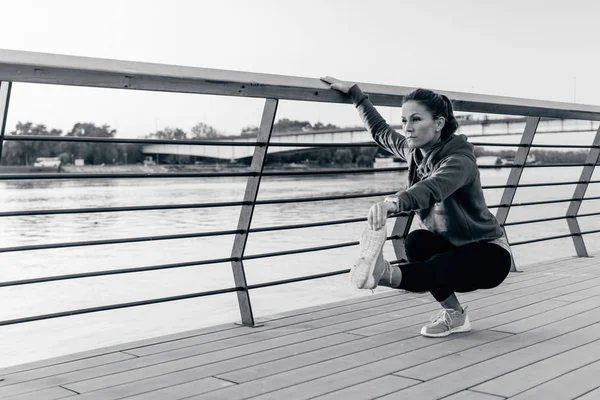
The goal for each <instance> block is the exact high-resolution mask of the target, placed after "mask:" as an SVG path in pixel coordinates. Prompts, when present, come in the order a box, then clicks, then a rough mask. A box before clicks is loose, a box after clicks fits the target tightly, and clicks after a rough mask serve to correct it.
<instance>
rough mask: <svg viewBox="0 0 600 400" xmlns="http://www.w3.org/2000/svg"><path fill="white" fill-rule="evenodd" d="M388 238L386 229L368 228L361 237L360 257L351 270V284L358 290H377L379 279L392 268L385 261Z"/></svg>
mask: <svg viewBox="0 0 600 400" xmlns="http://www.w3.org/2000/svg"><path fill="white" fill-rule="evenodd" d="M386 237H387V229H386V227H385V226H384V227H382V228H381V229H379V230H376V231H374V230H371V229H370V228H369V227H368V226H367V227H365V229H364V230H363V231H362V233H361V235H360V240H359V242H360V255H359V257H358V260H356V263H355V264H354V266H353V267H352V269H351V270H350V282H351V284H352V286H354V287H356V288H357V289H371V290H372V289H375V288H376V287H377V284H378V283H379V279H380V278H381V276H382V275H383V273H384V272H385V271H386V267H388V268H391V266H389V263H388V262H386V261H385V260H384V259H383V254H382V250H383V245H384V244H385V239H386Z"/></svg>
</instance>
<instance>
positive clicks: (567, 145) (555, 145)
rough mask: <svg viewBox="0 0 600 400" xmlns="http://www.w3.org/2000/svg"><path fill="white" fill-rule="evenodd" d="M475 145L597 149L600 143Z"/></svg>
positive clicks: (478, 143) (479, 143) (487, 144)
mask: <svg viewBox="0 0 600 400" xmlns="http://www.w3.org/2000/svg"><path fill="white" fill-rule="evenodd" d="M470 143H471V144H472V145H473V146H492V147H533V148H536V147H537V148H554V149H597V148H600V145H597V144H594V145H585V144H535V143H532V144H521V143H496V142H489V143H486V142H470Z"/></svg>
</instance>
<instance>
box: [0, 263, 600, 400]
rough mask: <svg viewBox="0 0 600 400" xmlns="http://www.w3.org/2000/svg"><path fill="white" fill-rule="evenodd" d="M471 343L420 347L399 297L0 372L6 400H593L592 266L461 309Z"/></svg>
mask: <svg viewBox="0 0 600 400" xmlns="http://www.w3.org/2000/svg"><path fill="white" fill-rule="evenodd" d="M460 298H461V300H462V301H463V303H464V304H466V305H468V306H469V308H468V311H469V317H470V319H471V322H472V324H473V331H472V332H470V333H465V334H455V335H451V336H450V337H448V338H443V339H428V338H424V337H421V336H419V330H420V327H421V325H423V324H424V323H425V322H427V321H428V318H429V316H430V315H432V314H434V313H435V312H436V311H437V310H438V309H439V306H438V304H437V303H435V302H433V301H432V299H431V297H430V296H429V295H425V294H424V295H414V294H407V293H400V292H396V291H394V292H389V291H386V292H385V293H379V294H375V295H372V296H367V297H363V298H360V299H355V300H352V301H346V302H341V303H335V304H328V305H325V306H320V307H314V308H311V309H304V310H299V311H295V312H292V313H289V314H285V315H279V316H276V317H273V318H272V319H270V320H269V321H267V322H266V323H265V325H264V326H263V327H260V328H247V327H237V326H235V325H233V324H231V325H224V326H218V327H213V328H210V329H203V330H199V331H194V332H186V333H181V334H178V335H171V336H168V337H161V338H156V339H152V340H146V341H142V342H137V343H129V344H124V345H120V346H117V347H113V348H104V349H98V350H95V351H92V352H86V353H80V354H76V355H71V356H66V357H61V358H57V359H52V360H45V361H41V362H37V363H33V364H27V365H22V366H16V367H10V368H5V369H2V370H0V379H3V380H2V381H0V398H2V399H14V400H16V399H61V398H68V397H72V398H74V399H86V400H87V399H102V400H108V399H123V398H127V399H136V400H137V399H183V398H186V399H188V398H189V399H226V400H235V399H247V398H253V399H261V400H262V399H285V400H292V399H312V398H318V399H328V400H332V399H345V400H347V399H373V398H381V399H419V400H426V399H441V398H444V399H448V400H495V399H496V400H497V399H505V398H510V399H574V398H577V399H581V400H591V399H600V379H598V376H600V311H599V307H600V261H599V259H598V258H597V257H596V258H594V257H592V258H569V259H562V260H557V261H554V262H550V263H544V264H538V265H533V266H529V267H528V268H526V269H525V272H522V273H515V274H511V276H510V277H509V278H508V279H507V281H506V282H505V283H504V284H502V285H501V286H500V287H498V288H495V289H492V290H487V291H478V292H474V293H469V294H464V295H461V296H460Z"/></svg>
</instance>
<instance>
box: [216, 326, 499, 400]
mask: <svg viewBox="0 0 600 400" xmlns="http://www.w3.org/2000/svg"><path fill="white" fill-rule="evenodd" d="M489 333H490V331H479V332H474V333H472V334H468V335H460V336H459V335H456V336H451V337H449V338H446V339H445V340H443V341H439V340H430V339H426V338H416V340H418V339H420V340H422V341H425V342H432V345H431V346H427V347H425V348H421V349H413V350H412V351H410V352H407V353H401V354H399V355H396V356H393V357H389V358H386V359H383V360H376V361H373V360H370V361H372V362H371V363H365V364H364V365H363V366H360V367H358V368H356V367H355V368H353V369H351V370H348V371H345V372H342V373H339V374H336V375H335V376H330V377H328V378H322V381H323V382H327V384H326V385H325V387H326V386H329V385H330V384H331V383H330V382H331V380H334V381H335V380H337V379H338V378H343V377H344V376H352V377H354V378H353V379H355V380H357V381H361V380H363V379H364V380H369V379H375V378H376V377H378V376H382V375H383V374H387V373H392V372H393V371H396V370H398V369H399V368H402V366H406V367H407V368H408V367H411V366H413V365H415V364H422V363H425V362H429V361H430V362H431V363H436V362H437V360H438V359H440V354H442V355H447V354H450V355H452V354H456V353H457V352H460V351H464V350H465V349H472V351H473V352H474V353H478V352H479V349H480V348H481V347H482V345H484V344H485V342H483V341H482V342H479V341H478V340H474V339H476V338H477V335H489ZM495 339H496V340H498V341H501V342H505V341H507V340H510V338H507V339H503V338H502V337H498V338H495ZM496 340H489V343H491V344H489V345H488V346H492V345H493V344H494V343H495V342H496ZM398 345H399V344H397V345H396V346H398ZM498 347H500V348H501V347H503V346H498ZM378 350H379V349H378ZM381 351H382V352H384V351H385V353H386V354H387V355H388V356H389V355H393V354H394V353H395V350H394V349H389V350H388V349H381ZM459 354H461V353H459ZM361 356H362V359H363V361H364V360H365V359H366V360H367V361H369V355H362V354H361ZM449 358H452V356H449ZM338 362H339V360H338ZM456 368H460V366H456ZM312 370H313V371H314V372H315V373H320V374H322V375H325V376H327V375H329V374H331V372H332V371H333V370H334V369H333V368H332V367H331V365H326V363H321V364H317V365H312ZM294 372H295V373H296V374H298V373H299V372H300V371H299V370H295V371H294ZM278 376H280V375H274V376H273V378H275V377H278ZM273 378H271V379H273ZM304 378H308V379H311V378H312V376H304V377H303V379H304ZM413 378H414V377H413ZM308 379H306V380H308ZM320 381H321V380H319V379H317V380H310V381H309V382H307V383H306V385H304V384H301V385H297V386H291V387H289V388H288V389H285V390H282V391H278V392H273V393H272V394H271V396H272V397H268V396H267V397H264V398H277V397H278V396H280V398H286V399H287V400H290V399H292V398H297V397H296V396H295V395H294V394H292V393H293V392H295V391H297V392H298V393H302V394H304V393H305V392H308V393H312V390H313V389H309V387H314V386H316V383H317V382H320ZM261 382H262V383H263V384H264V383H265V381H264V380H262V381H261ZM242 386H243V385H242ZM305 386H306V387H305ZM263 387H264V386H263ZM246 388H247V387H246ZM232 391H233V389H232V390H231V391H229V394H231V392H232ZM218 398H219V397H218ZM259 398H263V397H259ZM417 398H418V397H417Z"/></svg>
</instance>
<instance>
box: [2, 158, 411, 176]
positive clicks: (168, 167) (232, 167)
mask: <svg viewBox="0 0 600 400" xmlns="http://www.w3.org/2000/svg"><path fill="white" fill-rule="evenodd" d="M384 160H385V159H384ZM386 161H387V160H386ZM386 161H384V162H376V163H375V166H374V167H373V169H375V168H389V167H399V166H402V165H406V164H403V163H397V162H391V160H389V161H390V162H386ZM341 168H343V169H347V170H350V171H351V170H353V169H364V168H365V167H357V166H356V165H354V164H331V165H327V166H324V165H315V164H275V165H266V166H265V171H327V170H332V169H341ZM249 170H250V166H248V165H241V164H229V163H220V164H217V163H215V164H198V165H188V164H180V165H177V164H163V165H141V164H127V165H84V166H75V165H65V166H61V167H60V168H58V169H57V168H49V167H32V166H4V165H3V166H0V174H17V173H18V174H26V173H57V172H64V173H70V174H78V173H79V174H90V173H108V174H110V173H128V172H131V173H177V172H220V171H236V172H247V171H249Z"/></svg>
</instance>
